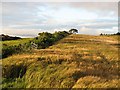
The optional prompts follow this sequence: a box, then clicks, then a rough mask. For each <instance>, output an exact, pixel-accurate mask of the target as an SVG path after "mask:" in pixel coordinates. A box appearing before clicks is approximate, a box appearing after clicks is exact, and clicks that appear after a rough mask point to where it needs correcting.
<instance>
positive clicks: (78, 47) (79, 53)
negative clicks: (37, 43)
mask: <svg viewBox="0 0 120 90" xmlns="http://www.w3.org/2000/svg"><path fill="white" fill-rule="evenodd" d="M117 37H118V36H109V37H108V36H90V35H89V36H88V35H70V36H68V37H66V38H64V39H62V40H60V41H59V42H57V43H56V44H55V45H53V46H50V47H48V48H46V49H40V50H34V51H33V52H32V53H29V54H18V55H13V56H10V57H8V58H5V59H3V61H2V63H3V64H2V65H3V69H4V70H7V72H6V71H4V72H3V74H4V75H8V74H9V75H10V74H11V70H14V69H15V68H14V67H17V68H18V69H19V68H20V69H23V68H21V67H20V65H23V67H25V68H27V69H26V73H25V74H23V77H21V78H20V77H17V78H14V81H12V82H11V83H10V82H9V80H8V81H7V82H4V83H3V87H9V85H11V87H20V86H19V84H22V86H21V87H23V88H24V87H26V88H117V87H119V83H120V79H119V74H120V72H119V71H120V70H119V65H118V63H120V61H119V60H118V48H119V47H118V46H119V43H118V40H117V39H116V38H117ZM18 79H19V80H18ZM3 81H4V80H3ZM14 83H15V84H14Z"/></svg>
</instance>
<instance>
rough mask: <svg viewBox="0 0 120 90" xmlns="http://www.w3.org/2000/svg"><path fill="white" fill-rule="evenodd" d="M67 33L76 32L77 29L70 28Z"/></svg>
mask: <svg viewBox="0 0 120 90" xmlns="http://www.w3.org/2000/svg"><path fill="white" fill-rule="evenodd" d="M69 33H78V30H77V29H70V30H69Z"/></svg>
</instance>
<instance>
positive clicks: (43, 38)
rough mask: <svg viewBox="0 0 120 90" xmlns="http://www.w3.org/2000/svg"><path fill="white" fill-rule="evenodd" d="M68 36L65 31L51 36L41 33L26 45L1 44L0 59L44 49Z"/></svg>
mask: <svg viewBox="0 0 120 90" xmlns="http://www.w3.org/2000/svg"><path fill="white" fill-rule="evenodd" d="M70 34H72V33H69V32H67V31H58V32H55V33H53V34H51V33H48V32H42V33H39V34H38V35H39V36H38V37H35V38H33V39H32V40H30V41H29V42H28V43H24V44H18V45H12V46H7V45H4V44H3V47H2V58H5V57H8V56H10V55H12V54H17V53H23V52H30V51H31V50H33V49H44V48H46V47H49V46H51V45H53V44H54V43H55V42H57V41H59V40H60V39H62V38H64V37H66V36H68V35H70Z"/></svg>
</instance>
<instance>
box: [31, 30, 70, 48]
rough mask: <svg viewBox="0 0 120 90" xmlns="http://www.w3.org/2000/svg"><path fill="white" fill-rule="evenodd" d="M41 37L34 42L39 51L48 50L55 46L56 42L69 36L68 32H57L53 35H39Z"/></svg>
mask: <svg viewBox="0 0 120 90" xmlns="http://www.w3.org/2000/svg"><path fill="white" fill-rule="evenodd" d="M38 35H39V36H38V37H36V38H35V39H34V40H33V41H31V42H34V43H35V44H37V46H38V49H41V48H46V47H48V46H50V45H52V44H54V43H55V42H56V41H58V40H60V39H62V38H64V37H66V36H68V35H69V33H68V32H66V31H59V32H55V33H53V34H51V33H48V32H43V33H39V34H38Z"/></svg>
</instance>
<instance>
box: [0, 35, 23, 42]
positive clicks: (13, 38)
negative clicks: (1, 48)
mask: <svg viewBox="0 0 120 90" xmlns="http://www.w3.org/2000/svg"><path fill="white" fill-rule="evenodd" d="M17 39H21V38H20V37H13V36H9V35H4V34H1V35H0V41H6V40H17Z"/></svg>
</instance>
